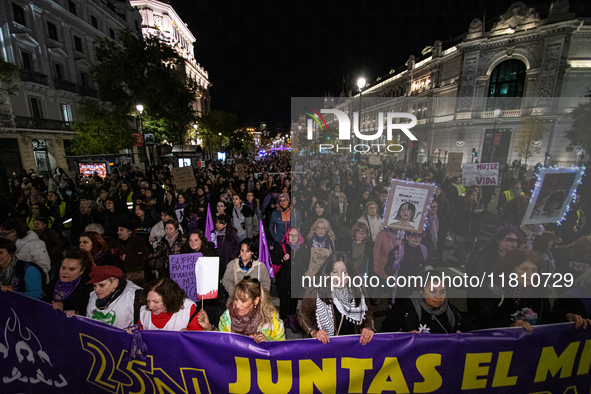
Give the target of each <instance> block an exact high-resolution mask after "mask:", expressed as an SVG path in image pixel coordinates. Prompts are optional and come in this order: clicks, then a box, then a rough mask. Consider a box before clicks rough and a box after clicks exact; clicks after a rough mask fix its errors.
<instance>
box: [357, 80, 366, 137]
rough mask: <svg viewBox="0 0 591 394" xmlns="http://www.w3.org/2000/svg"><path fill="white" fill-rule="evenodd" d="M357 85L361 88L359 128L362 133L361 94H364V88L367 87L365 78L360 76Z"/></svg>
mask: <svg viewBox="0 0 591 394" xmlns="http://www.w3.org/2000/svg"><path fill="white" fill-rule="evenodd" d="M357 87H358V88H359V119H358V126H359V127H358V128H359V132H360V133H361V108H362V107H361V96H362V94H363V88H364V87H365V78H359V79H358V80H357Z"/></svg>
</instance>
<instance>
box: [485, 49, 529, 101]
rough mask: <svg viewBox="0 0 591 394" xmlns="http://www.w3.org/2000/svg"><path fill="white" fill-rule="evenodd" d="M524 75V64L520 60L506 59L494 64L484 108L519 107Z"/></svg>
mask: <svg viewBox="0 0 591 394" xmlns="http://www.w3.org/2000/svg"><path fill="white" fill-rule="evenodd" d="M525 75H526V70H525V64H524V63H523V62H522V61H520V60H516V59H511V60H506V61H504V62H502V63H501V64H499V65H498V66H496V67H495V69H494V70H493V72H492V74H491V76H490V85H489V89H488V102H487V106H486V107H487V108H486V110H487V111H494V110H495V109H500V110H512V109H520V108H521V97H522V96H523V90H524V86H525Z"/></svg>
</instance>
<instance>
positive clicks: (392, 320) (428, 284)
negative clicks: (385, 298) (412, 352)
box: [382, 271, 462, 334]
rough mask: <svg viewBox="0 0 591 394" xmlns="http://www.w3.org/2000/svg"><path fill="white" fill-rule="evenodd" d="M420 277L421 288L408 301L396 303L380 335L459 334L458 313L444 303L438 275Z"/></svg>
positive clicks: (444, 299)
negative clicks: (411, 333)
mask: <svg viewBox="0 0 591 394" xmlns="http://www.w3.org/2000/svg"><path fill="white" fill-rule="evenodd" d="M421 276H422V278H423V283H425V287H424V288H423V289H421V290H418V291H415V292H414V293H413V295H412V297H409V298H401V299H397V300H396V303H395V304H394V305H393V306H392V309H390V310H389V311H388V315H387V316H386V319H385V320H384V322H383V323H382V332H413V333H431V334H451V333H455V332H460V327H461V323H462V317H461V315H460V312H459V311H458V309H457V308H456V307H454V306H453V305H452V304H450V303H449V302H448V301H447V298H446V297H447V293H446V288H445V285H444V284H442V282H441V279H442V275H441V274H440V273H439V272H437V271H428V273H423V274H422V275H421ZM435 277H437V278H439V283H437V281H436V282H435V283H434V282H433V278H435ZM437 284H439V286H436V285H437Z"/></svg>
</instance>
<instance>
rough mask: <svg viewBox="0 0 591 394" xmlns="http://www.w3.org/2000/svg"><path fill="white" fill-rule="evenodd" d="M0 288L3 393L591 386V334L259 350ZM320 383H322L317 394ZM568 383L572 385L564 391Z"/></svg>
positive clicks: (546, 332) (340, 341)
mask: <svg viewBox="0 0 591 394" xmlns="http://www.w3.org/2000/svg"><path fill="white" fill-rule="evenodd" d="M141 337H142V339H143V342H144V343H145V344H146V346H147V357H146V359H145V361H138V360H129V349H130V346H131V342H132V336H131V335H129V334H127V333H125V332H124V331H122V330H119V329H116V328H112V327H110V326H108V325H106V324H104V323H100V322H95V321H92V320H90V319H86V318H82V317H73V318H71V319H68V318H66V316H65V314H64V313H63V312H61V311H57V310H54V309H53V308H52V307H51V305H48V304H43V303H41V302H40V301H35V300H32V299H29V298H26V297H24V296H21V295H18V294H14V293H11V292H0V379H2V386H1V387H2V388H1V392H2V393H17V392H19V393H105V392H110V393H139V392H142V393H143V392H146V393H247V392H249V393H274V394H280V393H298V392H305V393H312V392H314V391H316V392H322V393H346V392H349V393H362V392H363V393H366V392H367V393H382V392H397V393H419V392H420V393H431V392H437V393H459V392H463V391H467V392H485V393H561V394H562V393H565V392H572V393H576V392H578V393H589V392H590V386H591V378H590V376H589V369H590V366H591V329H588V330H576V329H575V328H574V325H573V324H559V325H548V326H539V327H535V329H534V332H533V333H531V334H528V333H526V332H525V331H524V330H523V329H521V328H513V329H503V330H488V331H481V332H473V333H466V334H450V335H437V334H378V335H375V336H374V338H373V340H372V341H371V343H369V344H368V345H366V346H361V345H360V344H359V343H358V342H359V337H358V336H346V337H340V338H332V339H331V341H330V343H329V344H328V345H323V344H322V343H320V342H319V341H317V340H315V339H309V340H297V341H287V342H274V343H273V342H270V343H262V344H260V345H257V344H255V343H254V342H253V340H252V339H251V338H248V337H243V336H239V335H234V334H226V333H219V332H184V333H179V332H156V331H144V332H142V333H141ZM314 387H316V389H314ZM569 390H570V391H569Z"/></svg>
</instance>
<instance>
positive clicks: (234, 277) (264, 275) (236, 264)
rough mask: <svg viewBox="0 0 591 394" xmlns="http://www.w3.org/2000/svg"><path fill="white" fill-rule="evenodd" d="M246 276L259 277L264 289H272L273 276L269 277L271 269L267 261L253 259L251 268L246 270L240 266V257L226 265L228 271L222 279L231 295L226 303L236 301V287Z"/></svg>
mask: <svg viewBox="0 0 591 394" xmlns="http://www.w3.org/2000/svg"><path fill="white" fill-rule="evenodd" d="M245 276H250V277H251V278H257V279H258V280H259V282H260V283H261V286H262V287H263V289H265V290H267V291H270V290H271V278H270V277H269V271H268V270H267V267H266V266H265V263H261V262H260V261H253V262H252V267H251V268H250V269H249V270H246V269H242V268H240V258H237V259H234V260H232V261H230V263H229V264H228V266H227V267H226V272H225V273H224V277H223V279H222V284H223V285H224V287H225V288H226V291H227V292H228V294H229V295H230V296H229V297H228V300H227V302H226V305H229V304H230V303H231V302H232V301H234V289H235V288H236V285H237V284H238V282H240V281H241V280H242V279H244V277H245Z"/></svg>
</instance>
